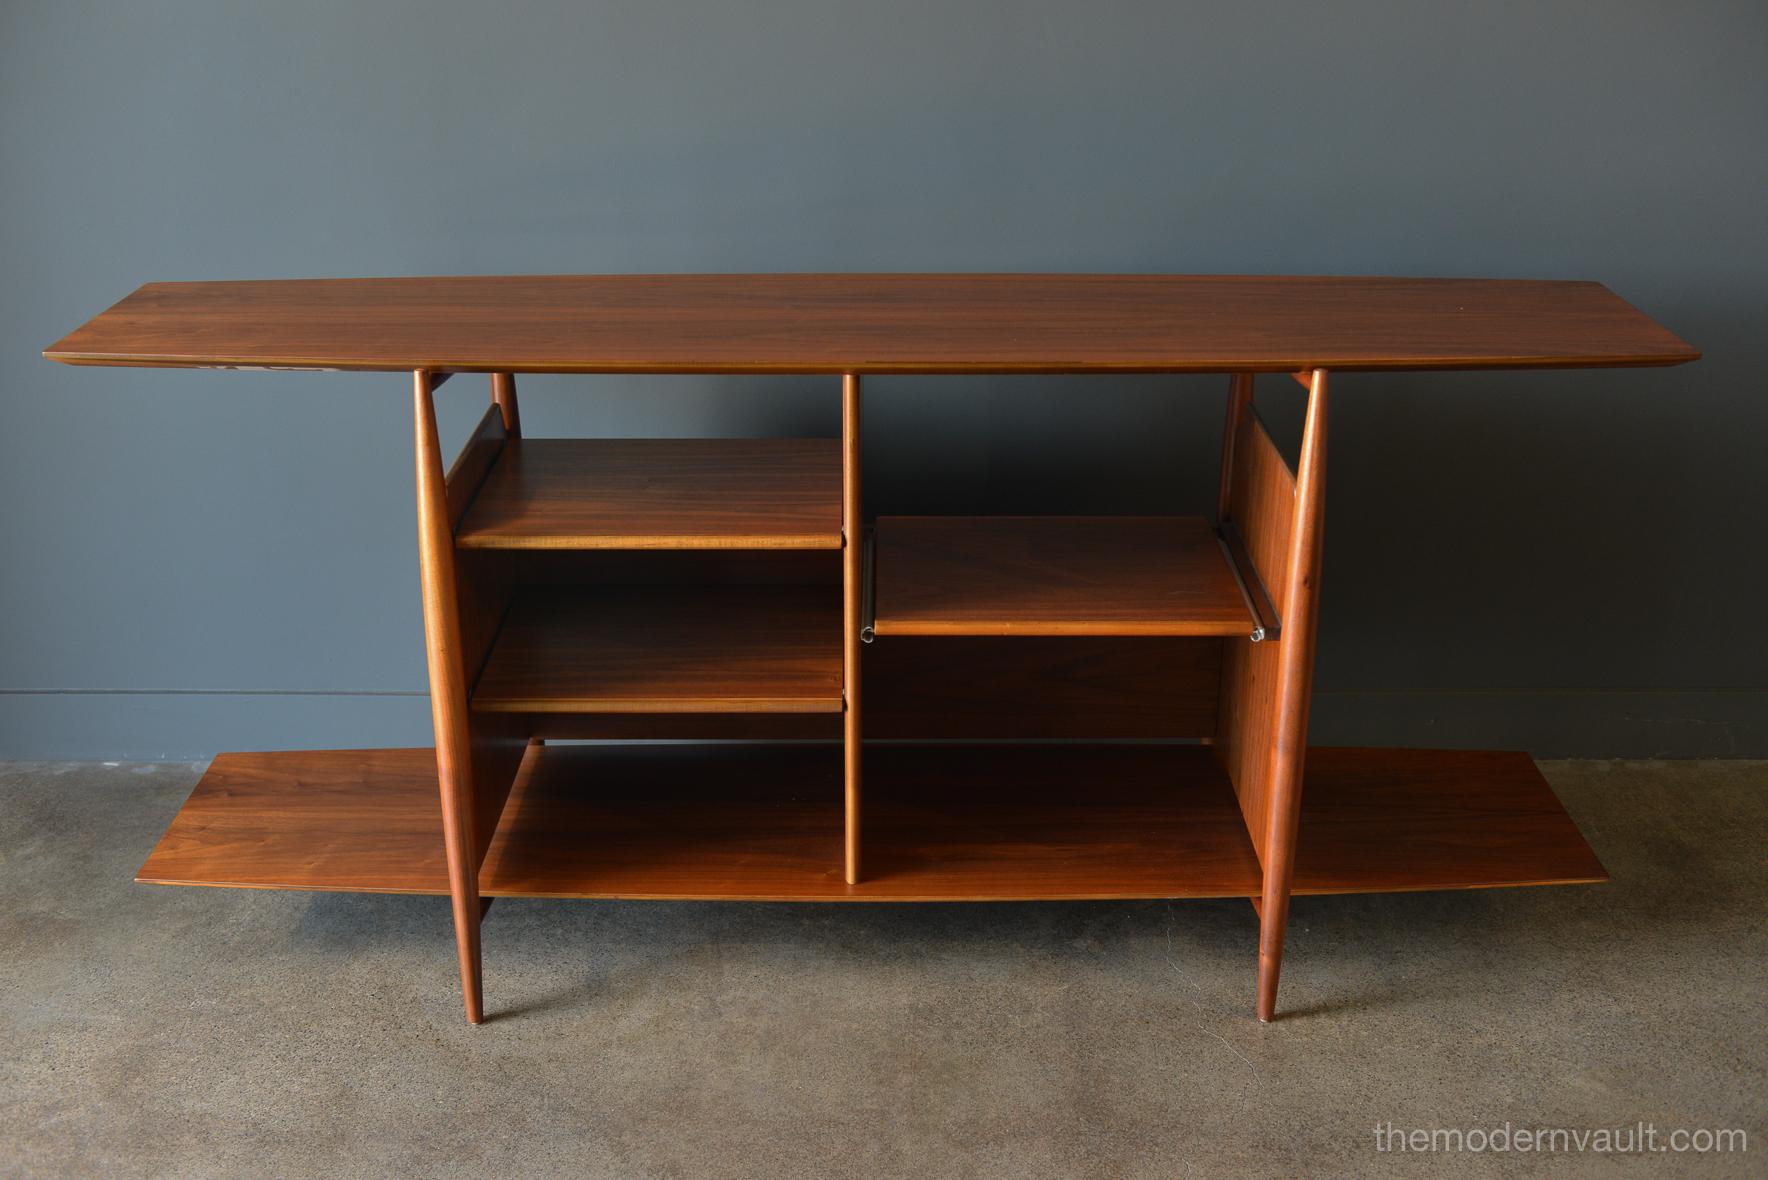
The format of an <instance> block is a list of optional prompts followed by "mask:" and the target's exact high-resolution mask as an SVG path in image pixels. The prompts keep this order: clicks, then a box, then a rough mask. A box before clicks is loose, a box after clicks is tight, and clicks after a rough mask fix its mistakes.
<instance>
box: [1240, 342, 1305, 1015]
mask: <svg viewBox="0 0 1768 1180" xmlns="http://www.w3.org/2000/svg"><path fill="white" fill-rule="evenodd" d="M1252 381H1253V378H1252V376H1251V375H1250V374H1236V375H1235V377H1234V380H1233V385H1232V387H1231V391H1230V394H1229V403H1228V419H1227V431H1226V434H1227V437H1226V438H1225V440H1224V443H1223V459H1222V489H1221V502H1220V513H1221V522H1222V527H1223V529H1224V530H1225V531H1229V532H1231V533H1232V534H1233V536H1234V543H1235V544H1234V547H1236V548H1238V549H1241V550H1243V551H1244V552H1245V553H1246V555H1247V558H1248V560H1249V561H1250V563H1251V565H1252V569H1253V572H1254V573H1255V574H1256V575H1257V577H1258V578H1259V579H1260V581H1261V582H1263V584H1264V585H1265V587H1266V590H1267V592H1268V595H1269V597H1270V599H1271V601H1272V602H1273V603H1274V604H1275V606H1276V609H1277V611H1278V614H1279V625H1278V633H1277V635H1276V637H1275V640H1274V642H1273V641H1267V642H1264V643H1253V642H1251V641H1250V640H1228V641H1225V642H1226V651H1225V653H1224V657H1223V660H1222V691H1221V696H1220V704H1219V710H1220V712H1219V716H1218V720H1217V736H1216V744H1217V748H1218V750H1219V751H1220V755H1221V758H1222V762H1223V765H1224V766H1225V768H1226V769H1227V771H1228V776H1229V778H1230V780H1231V781H1232V782H1233V785H1234V791H1235V794H1236V795H1237V796H1238V797H1239V800H1240V809H1241V813H1242V815H1243V817H1244V818H1245V821H1246V828H1247V833H1248V835H1249V836H1250V837H1251V839H1252V845H1253V849H1254V851H1255V852H1256V853H1257V854H1258V858H1259V862H1260V864H1261V865H1262V866H1263V869H1264V883H1263V892H1262V895H1261V896H1260V897H1259V898H1256V899H1254V902H1253V907H1254V909H1255V910H1256V911H1257V914H1258V918H1259V956H1258V998H1257V1011H1258V1018H1259V1019H1260V1020H1266V1021H1268V1020H1270V1019H1271V1018H1272V1016H1273V1015H1274V1014H1275V1012H1276V1005H1277V982H1278V976H1279V973H1280V968H1281V964H1282V960H1283V939H1284V934H1285V932H1286V930H1287V927H1288V922H1289V892H1290V883H1291V880H1292V878H1293V875H1294V865H1295V838H1296V830H1297V826H1298V823H1299V820H1300V814H1301V791H1302V764H1303V761H1304V760H1305V758H1306V755H1307V738H1308V707H1309V702H1310V698H1311V695H1312V687H1313V668H1314V635H1315V627H1314V619H1315V613H1316V608H1317V604H1318V599H1319V583H1320V554H1321V540H1322V525H1323V522H1324V492H1325V479H1326V410H1327V373H1326V370H1324V369H1315V370H1313V371H1312V372H1311V373H1310V374H1308V375H1307V382H1306V383H1307V385H1308V389H1309V393H1308V410H1307V421H1306V424H1305V425H1304V427H1303V429H1302V444H1301V456H1300V462H1299V464H1298V466H1297V469H1296V471H1295V473H1294V474H1293V475H1292V474H1291V473H1290V471H1289V469H1288V466H1287V465H1286V464H1285V463H1284V462H1283V460H1282V458H1281V456H1280V455H1279V454H1278V452H1277V449H1276V446H1275V444H1273V443H1272V442H1271V439H1270V436H1269V434H1268V433H1266V431H1265V429H1264V424H1263V423H1262V422H1261V421H1260V420H1259V417H1258V413H1257V411H1256V410H1255V409H1254V408H1253V405H1252Z"/></svg>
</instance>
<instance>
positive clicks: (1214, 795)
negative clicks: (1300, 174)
mask: <svg viewBox="0 0 1768 1180" xmlns="http://www.w3.org/2000/svg"><path fill="white" fill-rule="evenodd" d="M45 355H47V356H48V357H49V358H50V359H52V360H56V361H63V362H67V363H70V364H81V365H145V366H198V367H207V368H240V369H319V370H327V369H330V370H340V369H342V370H381V371H387V372H394V371H398V372H403V373H404V374H405V380H406V381H407V382H409V383H410V384H411V386H412V404H413V411H414V412H413V426H414V434H415V445H414V454H415V456H416V476H417V479H416V483H417V509H418V512H417V516H418V533H419V536H418V539H419V555H420V562H421V566H422V587H423V611H424V629H425V637H426V642H427V647H428V654H429V672H430V699H431V704H432V709H433V713H434V720H435V732H436V737H435V748H434V749H433V750H432V749H406V750H401V749H380V750H327V751H292V752H291V751H283V752H271V753H238V754H222V755H220V756H219V757H217V758H216V759H215V760H214V762H213V764H212V765H211V766H210V768H209V770H208V772H207V774H206V775H205V776H204V777H203V779H202V781H201V783H200V784H199V785H198V786H197V788H196V789H195V791H194V792H193V793H192V795H191V797H190V799H189V801H188V802H187V803H186V804H185V805H184V807H183V809H182V810H181V811H180V812H179V813H178V816H177V818H176V819H175V820H174V821H173V822H172V825H171V827H170V829H169V830H168V831H167V832H166V834H165V837H164V838H163V839H162V840H161V841H160V843H159V846H158V847H157V848H155V849H154V850H153V853H152V855H151V856H149V857H148V859H147V863H146V864H145V865H144V866H143V867H142V870H141V874H140V879H141V880H142V881H148V882H156V883H162V884H178V885H224V886H237V887H248V888H269V889H302V890H356V891H367V892H385V893H434V894H447V895H448V896H450V897H451V898H452V899H453V912H454V931H455V937H456V941H457V944H458V948H459V958H460V972H461V981H462V985H463V993H464V996H465V1002H466V1013H467V1019H468V1020H471V1021H474V1022H477V1021H479V1020H481V1019H482V1018H483V1013H484V1004H483V999H482V986H481V976H480V953H479V928H480V921H481V919H482V918H483V916H484V914H485V909H486V907H487V906H489V904H490V902H491V899H493V898H496V897H559V898H695V899H709V898H721V899H732V900H765V901H802V902H810V901H856V902H857V901H939V900H951V901H983V900H987V901H1007V900H1028V899H1062V898H1098V899H1104V898H1179V897H1246V898H1250V899H1251V901H1252V904H1253V907H1254V909H1255V910H1256V911H1257V919H1258V924H1259V937H1258V962H1257V992H1256V1011H1257V1014H1258V1016H1259V1018H1260V1019H1265V1020H1268V1019H1270V1018H1271V1017H1272V1015H1273V1013H1274V1012H1275V1010H1276V1001H1277V979H1278V968H1279V964H1280V962H1281V959H1282V954H1283V935H1284V927H1285V923H1286V921H1287V918H1288V913H1289V899H1290V897H1291V896H1292V895H1293V894H1296V893H1360V892H1381V891H1388V890H1418V889H1465V888H1477V887H1485V886H1500V885H1541V884H1565V883H1574V882H1592V881H1600V880H1603V879H1604V872H1603V869H1602V866H1601V864H1600V863H1599V862H1598V861H1597V859H1596V857H1595V856H1594V855H1593V854H1592V852H1591V851H1590V848H1589V847H1588V845H1586V844H1585V842H1584V840H1583V838H1582V837H1581V836H1580V835H1579V833H1578V830H1577V828H1576V827H1575V826H1574V825H1573V823H1572V821H1571V819H1570V818H1569V817H1568V816H1567V815H1566V812H1565V810H1564V809H1563V808H1562V807H1561V806H1560V804H1559V801H1558V800H1557V799H1556V798H1554V795H1553V792H1552V791H1551V790H1550V789H1549V787H1548V785H1547V783H1546V782H1545V781H1544V780H1543V779H1542V777H1541V775H1540V774H1539V772H1538V771H1537V770H1536V769H1535V766H1534V764H1533V763H1532V762H1531V761H1530V759H1529V758H1528V756H1527V755H1526V754H1522V753H1497V752H1488V751H1444V750H1393V749H1331V748H1312V749H1310V748H1309V747H1308V745H1307V733H1308V700H1309V688H1310V680H1311V677H1312V669H1313V658H1314V630H1315V628H1314V619H1315V603H1316V601H1317V597H1318V590H1319V577H1320V554H1321V544H1322V530H1323V525H1324V521H1325V491H1326V476H1327V467H1328V464H1327V451H1328V448H1327V434H1328V431H1327V422H1328V413H1327V407H1328V398H1329V390H1330V391H1332V392H1333V393H1337V392H1338V387H1339V386H1340V385H1342V384H1345V382H1342V381H1341V380H1340V378H1341V376H1343V375H1346V374H1354V373H1358V372H1367V371H1374V370H1400V369H1403V370H1436V369H1443V370H1450V369H1524V368H1567V367H1591V366H1636V365H1673V364H1680V363H1682V362H1685V361H1690V360H1694V359H1695V358H1696V357H1697V355H1698V354H1697V353H1696V352H1695V351H1694V350H1693V349H1692V348H1690V347H1689V346H1688V345H1687V344H1685V343H1683V342H1682V341H1681V340H1679V339H1677V338H1676V336H1674V335H1673V334H1671V333H1670V332H1669V331H1667V330H1666V329H1664V328H1663V327H1661V326H1659V325H1658V324H1656V323H1655V322H1653V321H1652V320H1651V319H1649V318H1647V317H1646V316H1645V315H1643V314H1641V313H1640V312H1639V311H1637V310H1635V309H1634V308H1633V307H1631V306H1629V305H1628V304H1627V303H1625V302H1623V301H1622V300H1621V299H1619V298H1617V297H1616V296H1615V295H1614V294H1612V293H1611V292H1609V291H1608V290H1607V289H1606V288H1604V287H1602V286H1600V285H1598V284H1595V283H1583V282H1510V281H1494V280H1451V279H1381V278H1261V277H1225V276H1181V275H900V274H882V275H661V276H657V275H653V276H547V277H502V278H410V279H341V280H291V281H272V282H199V283H153V284H149V285H147V286H144V287H142V288H141V289H140V290H138V291H136V292H135V293H134V294H132V295H130V296H128V297H127V298H125V299H124V300H123V301H122V302H120V303H118V304H117V305H116V306H114V307H112V308H111V309H110V310H109V311H106V312H104V313H103V314H101V315H99V316H98V317H96V318H95V319H93V320H92V321H91V322H89V323H87V324H86V325H85V326H83V327H81V328H79V329H78V330H76V331H75V332H73V333H72V334H71V335H69V336H68V337H66V338H65V339H63V340H62V341H60V342H59V343H57V344H56V345H54V346H53V347H51V348H50V349H48V350H47V351H46V354H45ZM524 373H611V374H639V373H724V374H730V373H740V374H821V375H825V376H826V377H827V378H828V380H829V386H828V396H829V398H830V399H831V403H833V402H835V401H837V400H838V401H839V403H840V409H841V433H840V437H839V438H810V439H796V438H794V439H778V438H756V439H612V438H585V439H559V438H530V437H527V436H525V435H524V434H523V432H522V423H521V414H520V412H519V408H518V404H517V398H516V382H517V377H518V375H520V374H524ZM972 373H992V374H1028V373H1043V374H1064V373H1067V374H1079V373H1091V374H1101V373H1172V374H1180V373H1186V374H1196V373H1211V374H1221V375H1222V377H1223V394H1224V395H1225V396H1226V399H1227V415H1226V423H1227V425H1226V430H1225V432H1224V437H1223V439H1222V444H1221V477H1220V484H1219V486H1220V494H1219V496H1218V497H1216V502H1215V503H1213V504H1208V505H1199V506H1198V508H1199V512H1198V514H1197V515H1195V516H1124V517H1036V516H1014V517H964V516H882V517H878V518H876V519H868V517H867V515H866V512H865V498H864V480H863V478H862V474H863V473H862V469H861V462H860V456H861V453H862V437H863V413H862V410H863V406H864V398H863V396H862V395H863V391H864V386H865V382H866V379H867V378H868V377H872V376H877V375H892V376H895V375H917V374H972ZM465 374H483V375H486V376H488V378H489V387H490V399H489V406H488V407H487V409H486V411H485V414H484V417H483V419H482V420H481V421H480V422H479V425H478V428H477V429H476V430H475V431H474V432H473V433H472V435H471V437H470V439H469V440H468V442H467V443H466V445H465V447H464V449H462V450H461V452H460V453H459V454H458V455H457V456H455V457H454V458H453V459H452V461H450V459H449V458H448V457H447V456H445V455H444V454H443V452H442V449H441V446H440V443H439V441H438V437H437V429H436V416H435V396H436V390H437V388H438V387H439V386H440V385H441V384H442V383H443V382H444V381H446V380H448V379H450V378H451V377H457V376H463V375H465ZM1261 377H1263V378H1265V379H1266V380H1275V381H1284V382H1287V381H1290V380H1291V379H1293V380H1295V381H1299V382H1300V383H1301V384H1302V385H1303V386H1304V387H1305V389H1306V398H1307V410H1306V419H1305V426H1304V428H1303V430H1302V436H1301V443H1300V447H1299V454H1298V457H1297V461H1296V462H1295V463H1294V464H1291V463H1290V462H1289V461H1288V460H1287V458H1286V456H1285V455H1284V454H1283V453H1281V452H1280V450H1279V448H1278V447H1277V446H1276V445H1275V444H1274V443H1273V442H1272V440H1271V437H1270V435H1269V433H1267V431H1266V429H1265V426H1264V424H1263V422H1262V421H1261V419H1260V417H1259V412H1258V409H1257V407H1256V405H1255V402H1254V396H1253V395H1254V384H1255V381H1256V380H1257V379H1259V378H1261ZM1349 384H1351V385H1354V381H1353V382H1350V383H1349ZM1346 395H1347V396H1351V397H1354V396H1356V394H1355V390H1354V388H1353V389H1351V390H1349V391H1348V394H1346ZM548 739H553V742H552V744H550V745H549V744H548ZM578 739H595V740H593V741H583V740H578ZM683 739H690V740H685V741H684V740H683ZM1054 739H1061V740H1054ZM1304 788H1305V789H1304Z"/></svg>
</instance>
